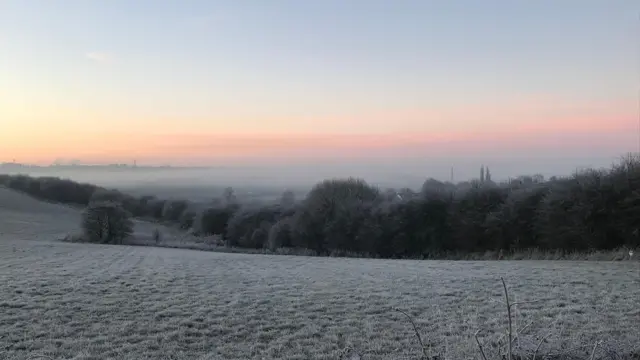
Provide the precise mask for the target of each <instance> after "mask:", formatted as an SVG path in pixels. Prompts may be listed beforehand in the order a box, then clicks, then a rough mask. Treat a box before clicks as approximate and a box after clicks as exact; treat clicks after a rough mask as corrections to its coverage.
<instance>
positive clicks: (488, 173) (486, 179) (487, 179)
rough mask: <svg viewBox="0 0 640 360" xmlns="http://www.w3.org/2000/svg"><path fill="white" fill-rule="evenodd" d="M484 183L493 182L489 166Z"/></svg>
mask: <svg viewBox="0 0 640 360" xmlns="http://www.w3.org/2000/svg"><path fill="white" fill-rule="evenodd" d="M484 181H486V182H489V181H491V172H490V171H489V167H488V166H487V169H486V170H485V172H484Z"/></svg>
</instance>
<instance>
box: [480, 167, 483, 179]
mask: <svg viewBox="0 0 640 360" xmlns="http://www.w3.org/2000/svg"><path fill="white" fill-rule="evenodd" d="M480 182H484V165H482V166H480Z"/></svg>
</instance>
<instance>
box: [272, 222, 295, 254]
mask: <svg viewBox="0 0 640 360" xmlns="http://www.w3.org/2000/svg"><path fill="white" fill-rule="evenodd" d="M291 221H292V218H291V217H286V218H283V219H280V220H278V222H276V223H275V224H273V226H271V229H269V236H268V237H267V248H268V249H269V250H271V251H275V250H276V249H279V248H282V247H291V246H292V243H291Z"/></svg>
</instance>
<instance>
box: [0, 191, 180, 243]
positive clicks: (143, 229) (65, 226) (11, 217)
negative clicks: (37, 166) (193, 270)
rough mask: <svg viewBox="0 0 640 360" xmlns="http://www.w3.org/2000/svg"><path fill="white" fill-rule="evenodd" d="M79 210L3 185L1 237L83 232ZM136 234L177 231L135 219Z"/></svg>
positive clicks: (56, 237) (40, 237) (48, 237)
mask: <svg viewBox="0 0 640 360" xmlns="http://www.w3.org/2000/svg"><path fill="white" fill-rule="evenodd" d="M80 216H81V212H80V210H79V209H76V208H73V207H70V206H66V205H61V204H53V203H48V202H43V201H39V200H37V199H34V198H32V197H31V196H28V195H25V194H22V193H19V192H16V191H14V190H11V189H7V188H5V187H2V186H0V240H2V239H9V240H41V241H55V240H59V239H62V238H64V237H65V236H67V235H70V234H77V233H79V232H80ZM134 225H135V226H134V237H137V238H148V237H150V236H151V233H152V232H153V229H154V228H160V229H161V230H162V232H163V233H164V234H174V235H177V234H176V233H177V231H175V230H173V229H169V228H167V227H164V226H161V225H157V224H153V223H150V222H146V221H140V220H134Z"/></svg>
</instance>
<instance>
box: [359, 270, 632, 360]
mask: <svg viewBox="0 0 640 360" xmlns="http://www.w3.org/2000/svg"><path fill="white" fill-rule="evenodd" d="M500 281H501V282H502V288H503V290H504V298H505V301H504V305H505V308H506V316H507V329H506V337H507V343H506V353H505V354H501V353H500V346H498V352H499V354H498V356H497V357H496V359H497V360H514V359H515V360H536V359H538V358H545V359H550V358H553V359H580V358H578V357H574V356H572V355H571V354H568V353H567V354H558V355H555V356H553V357H551V356H549V354H547V355H546V356H542V357H539V355H540V349H541V347H542V344H543V343H544V342H545V341H546V340H547V338H548V337H549V336H550V334H546V335H545V336H543V337H542V338H541V339H540V341H539V342H538V344H537V346H536V348H535V350H534V352H533V353H532V354H529V355H520V354H516V353H515V352H514V348H513V344H514V341H515V340H516V339H517V338H518V336H519V334H517V333H515V332H514V330H513V311H512V310H513V308H514V307H515V306H517V305H520V304H524V303H531V302H536V301H535V300H534V301H524V302H512V301H511V299H510V296H509V291H508V289H507V284H506V282H505V280H504V278H503V277H500ZM395 311H397V312H399V313H401V314H402V315H404V316H405V317H406V318H407V319H408V320H409V322H410V323H411V325H412V327H413V331H414V333H415V335H416V338H417V340H418V344H419V346H420V353H421V355H420V360H439V359H441V356H440V355H429V353H430V352H431V349H430V348H428V347H427V346H425V344H424V342H423V341H422V336H421V335H420V331H419V330H418V326H417V325H416V322H415V321H414V319H413V318H412V317H411V315H409V314H408V313H407V312H405V311H403V310H400V309H395ZM481 331H482V329H478V330H477V331H476V332H475V334H474V340H475V343H476V345H477V348H478V355H479V356H480V357H481V359H482V360H490V358H489V357H488V356H487V353H486V351H485V347H484V346H483V344H482V342H481V341H480V339H479V337H478V335H479V334H480V332H481ZM600 345H602V342H601V341H596V342H595V343H594V344H593V347H592V348H591V351H590V355H589V356H588V358H583V359H584V360H587V359H588V360H594V359H595V355H596V351H597V350H598V347H599V346H600ZM609 355H610V356H613V355H616V356H615V357H614V358H621V359H622V358H624V357H619V356H617V354H613V355H612V354H611V353H610V354H609ZM445 358H446V357H445ZM630 358H632V359H640V354H639V355H638V356H634V355H631V356H630ZM358 359H360V355H359V354H358Z"/></svg>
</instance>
